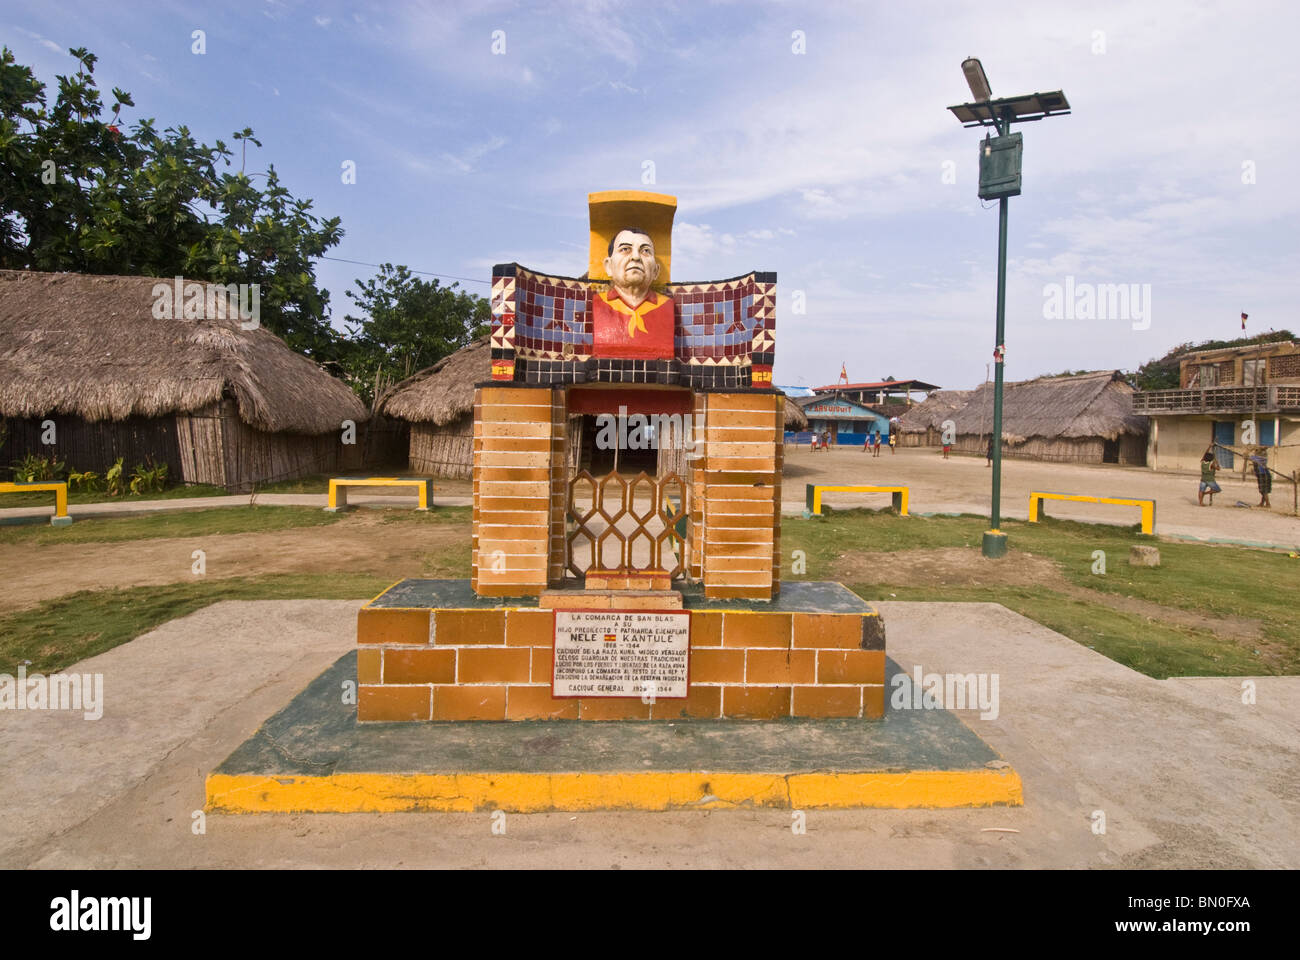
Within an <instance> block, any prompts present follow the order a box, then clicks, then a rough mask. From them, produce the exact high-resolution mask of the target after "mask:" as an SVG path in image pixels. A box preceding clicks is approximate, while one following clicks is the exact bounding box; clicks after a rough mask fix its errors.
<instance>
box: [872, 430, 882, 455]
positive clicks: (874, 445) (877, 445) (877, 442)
mask: <svg viewBox="0 0 1300 960" xmlns="http://www.w3.org/2000/svg"><path fill="white" fill-rule="evenodd" d="M871 448H872V450H873V451H875V452H874V453H872V456H873V457H878V456H880V432H879V431H876V434H875V440H874V442H873V443H872V444H871Z"/></svg>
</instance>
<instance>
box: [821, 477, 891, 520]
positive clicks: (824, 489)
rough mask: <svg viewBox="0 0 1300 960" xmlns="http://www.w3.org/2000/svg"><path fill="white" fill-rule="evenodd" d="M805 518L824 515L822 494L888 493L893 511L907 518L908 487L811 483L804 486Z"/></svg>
mask: <svg viewBox="0 0 1300 960" xmlns="http://www.w3.org/2000/svg"><path fill="white" fill-rule="evenodd" d="M804 489H805V491H806V492H805V494H804V516H806V517H820V516H821V515H822V494H823V493H830V492H837V493H888V494H891V495H892V497H891V499H892V503H893V509H894V512H895V513H897V514H898V515H899V516H900V517H905V516H907V491H908V488H907V487H893V486H876V485H874V484H873V485H867V486H852V487H835V486H825V485H823V484H819V483H809V484H805V485H804Z"/></svg>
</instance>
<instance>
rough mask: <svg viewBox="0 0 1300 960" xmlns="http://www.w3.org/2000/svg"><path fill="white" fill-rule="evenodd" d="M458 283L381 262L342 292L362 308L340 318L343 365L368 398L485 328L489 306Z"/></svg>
mask: <svg viewBox="0 0 1300 960" xmlns="http://www.w3.org/2000/svg"><path fill="white" fill-rule="evenodd" d="M458 286H459V285H458V284H455V283H453V284H452V285H451V286H449V287H444V286H442V285H440V284H439V283H438V281H437V279H433V280H424V279H421V278H420V277H417V276H414V275H412V273H411V271H410V270H408V269H407V268H406V267H404V266H393V265H392V264H391V263H385V264H381V265H380V268H379V273H378V274H376V275H375V276H374V277H372V278H371V279H369V280H364V281H363V280H357V281H356V287H357V289H356V292H355V293H354V292H353V291H351V290H348V291H347V296H348V298H349V299H351V300H352V301H353V302H354V303H355V304H356V306H357V307H358V308H359V309H360V310H361V311H362V312H363V313H364V314H365V316H363V317H354V316H352V315H351V314H349V315H348V316H347V317H346V318H345V320H346V321H347V323H348V324H350V326H349V327H348V336H349V341H348V352H347V357H346V359H345V360H344V366H345V369H346V370H347V373H348V376H349V378H350V379H351V381H352V386H353V389H354V390H356V391H357V392H358V393H359V394H360V395H361V397H362V399H364V400H365V401H366V402H367V403H370V404H372V405H373V403H374V400H375V398H376V397H378V396H379V395H380V394H382V393H383V391H384V389H385V388H386V387H387V386H389V385H390V384H392V383H395V382H397V381H398V380H402V379H405V378H406V377H409V376H410V375H411V374H413V373H415V372H416V371H417V370H422V369H424V368H425V367H428V366H432V365H433V364H435V363H437V362H438V361H439V360H441V359H442V358H443V357H445V356H447V355H449V354H451V353H454V352H455V351H456V350H459V349H460V348H461V347H463V346H465V345H466V344H467V343H469V342H470V340H472V339H474V338H475V337H479V336H482V335H483V334H485V333H487V332H488V330H489V329H490V323H491V319H492V309H491V305H490V304H489V302H488V301H487V300H486V299H484V298H483V297H480V296H476V295H475V294H472V293H467V292H465V291H463V290H459V289H457V288H458Z"/></svg>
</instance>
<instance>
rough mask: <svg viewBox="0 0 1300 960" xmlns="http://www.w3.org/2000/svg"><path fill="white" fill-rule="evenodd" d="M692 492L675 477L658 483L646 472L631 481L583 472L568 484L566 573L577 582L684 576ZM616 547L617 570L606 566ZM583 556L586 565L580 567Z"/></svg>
mask: <svg viewBox="0 0 1300 960" xmlns="http://www.w3.org/2000/svg"><path fill="white" fill-rule="evenodd" d="M584 488H585V489H584ZM688 489H689V488H688V486H687V484H686V481H685V480H683V479H682V478H681V477H680V476H678V475H677V474H675V473H670V474H668V475H667V476H665V477H663V478H661V479H656V478H654V477H652V476H650V475H649V474H648V473H646V472H644V471H642V472H641V473H639V474H637V475H636V476H635V477H631V478H629V477H625V476H622V475H621V474H619V473H607V474H605V475H604V476H603V477H594V476H592V475H591V474H590V473H589V472H587V471H586V470H581V471H579V472H578V473H577V474H576V475H575V476H574V477H573V478H572V479H571V480H570V481H569V489H568V497H567V502H566V520H567V524H566V526H567V527H568V531H567V534H566V536H565V543H564V546H565V567H566V569H567V570H568V571H569V572H570V573H572V574H573V575H574V576H576V577H582V576H584V575H586V574H588V573H597V572H609V573H613V572H618V571H633V570H666V571H668V574H669V576H670V577H671V578H673V579H676V578H678V577H681V576H684V575H685V566H684V564H685V562H686V555H687V554H686V544H687V543H688V541H689V537H690V531H689V520H688V519H687V518H688V517H689V516H690V512H689V510H688V509H687V501H686V497H687V490H688ZM638 497H644V502H645V508H644V509H638V506H637V500H638ZM579 501H585V506H583V507H580V506H579V505H578V502H579ZM679 525H681V526H682V527H683V530H682V531H679V530H678V529H677V528H678V526H679ZM581 541H585V544H584V543H582V542H581ZM611 542H613V543H616V544H617V553H618V565H617V566H612V567H611V566H606V565H605V564H604V563H603V561H604V559H605V557H606V555H607V552H609V551H607V550H606V544H609V543H611ZM674 546H675V547H676V548H677V549H676V556H674V550H673V548H674ZM584 553H585V554H586V560H587V565H586V566H585V567H581V566H579V560H580V559H582V554H584ZM668 564H671V566H669V565H668Z"/></svg>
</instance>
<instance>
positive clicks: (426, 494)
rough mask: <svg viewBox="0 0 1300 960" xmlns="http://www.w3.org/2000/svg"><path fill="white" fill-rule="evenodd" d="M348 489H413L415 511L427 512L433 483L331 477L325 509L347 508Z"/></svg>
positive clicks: (412, 478) (414, 479)
mask: <svg viewBox="0 0 1300 960" xmlns="http://www.w3.org/2000/svg"><path fill="white" fill-rule="evenodd" d="M348 487H414V488H415V490H416V493H418V494H419V497H420V504H419V506H417V507H416V508H415V509H417V510H428V509H429V504H431V503H432V502H433V481H432V480H428V479H421V478H419V477H331V478H330V502H329V506H328V507H326V508H325V509H326V510H328V511H329V512H330V513H337V512H338V511H340V510H346V509H347V508H348Z"/></svg>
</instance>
